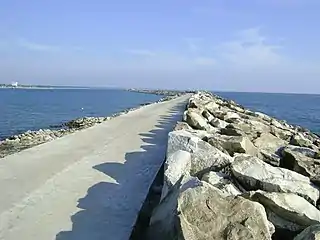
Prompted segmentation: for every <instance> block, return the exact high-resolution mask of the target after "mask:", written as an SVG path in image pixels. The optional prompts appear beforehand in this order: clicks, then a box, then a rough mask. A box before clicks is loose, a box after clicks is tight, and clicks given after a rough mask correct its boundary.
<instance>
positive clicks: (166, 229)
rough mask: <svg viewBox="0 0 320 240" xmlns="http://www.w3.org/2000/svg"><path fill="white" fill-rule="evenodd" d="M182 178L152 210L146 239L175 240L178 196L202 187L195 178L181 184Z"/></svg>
mask: <svg viewBox="0 0 320 240" xmlns="http://www.w3.org/2000/svg"><path fill="white" fill-rule="evenodd" d="M183 178H184V176H181V177H180V179H179V180H178V181H177V183H176V184H175V185H174V186H173V187H172V188H171V190H170V191H169V192H168V194H167V195H166V197H165V198H164V199H163V200H162V201H161V202H160V204H159V205H158V206H157V207H156V208H155V209H154V210H153V213H152V216H151V219H150V225H149V228H148V232H147V237H146V239H148V240H163V239H168V240H169V239H176V237H177V232H176V229H175V225H176V219H177V215H178V211H177V207H178V198H179V195H180V193H182V192H183V191H185V190H187V189H188V188H194V187H197V186H201V185H202V182H200V181H197V178H193V179H191V180H190V181H188V182H186V183H184V184H182V181H183Z"/></svg>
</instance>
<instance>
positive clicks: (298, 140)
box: [290, 133, 313, 147]
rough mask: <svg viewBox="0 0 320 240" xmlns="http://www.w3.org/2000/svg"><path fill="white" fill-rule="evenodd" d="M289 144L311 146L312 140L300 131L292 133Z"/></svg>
mask: <svg viewBox="0 0 320 240" xmlns="http://www.w3.org/2000/svg"><path fill="white" fill-rule="evenodd" d="M290 144H291V145H294V146H299V147H312V145H313V142H312V141H310V140H309V139H307V138H306V137H304V136H303V135H302V134H301V133H296V134H294V135H292V137H291V139H290Z"/></svg>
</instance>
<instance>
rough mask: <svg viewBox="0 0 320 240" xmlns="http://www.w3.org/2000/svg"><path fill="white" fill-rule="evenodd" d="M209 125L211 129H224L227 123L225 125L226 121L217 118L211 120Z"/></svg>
mask: <svg viewBox="0 0 320 240" xmlns="http://www.w3.org/2000/svg"><path fill="white" fill-rule="evenodd" d="M210 124H211V125H212V126H213V127H217V128H225V127H226V126H227V125H228V124H229V123H227V122H226V121H223V120H220V119H219V118H213V119H212V120H211V121H210Z"/></svg>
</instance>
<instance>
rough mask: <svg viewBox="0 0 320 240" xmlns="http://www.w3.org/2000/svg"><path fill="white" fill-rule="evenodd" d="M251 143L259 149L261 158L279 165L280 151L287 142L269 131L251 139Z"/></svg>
mask: <svg viewBox="0 0 320 240" xmlns="http://www.w3.org/2000/svg"><path fill="white" fill-rule="evenodd" d="M253 144H254V145H255V146H256V147H257V148H258V149H259V150H260V152H261V155H262V157H263V158H262V160H264V161H265V162H267V163H269V164H271V165H273V166H280V159H281V158H280V152H279V150H281V148H282V147H284V146H286V145H287V143H286V142H285V141H284V140H282V139H280V138H277V137H276V136H274V135H272V134H270V133H262V134H261V135H260V137H258V138H257V139H255V140H254V141H253Z"/></svg>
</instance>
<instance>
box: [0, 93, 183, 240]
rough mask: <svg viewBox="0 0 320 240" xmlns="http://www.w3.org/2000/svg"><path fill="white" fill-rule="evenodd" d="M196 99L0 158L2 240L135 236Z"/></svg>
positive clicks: (138, 112) (180, 100)
mask: <svg viewBox="0 0 320 240" xmlns="http://www.w3.org/2000/svg"><path fill="white" fill-rule="evenodd" d="M188 98H189V95H187V96H183V97H180V98H177V99H174V100H171V101H168V102H163V103H157V104H152V105H149V106H145V107H143V108H141V109H138V110H136V111H133V112H130V113H128V114H126V115H122V116H119V117H117V118H114V119H112V120H110V121H108V122H104V123H102V124H100V125H96V126H94V127H92V128H88V129H85V130H82V131H79V132H76V133H73V134H71V135H68V136H65V137H63V138H60V139H57V140H54V141H52V142H49V143H45V144H42V145H39V146H36V147H33V148H31V149H27V150H25V151H22V152H20V153H17V154H14V155H11V156H7V157H5V158H3V159H0V191H1V192H0V239H5V240H20V239H24V240H29V239H30V240H31V239H32V240H37V239H40V240H46V239H57V240H71V239H72V240H82V239H89V240H97V239H103V240H109V239H110V240H127V239H129V236H130V234H131V230H132V227H133V225H134V223H135V221H136V218H137V215H138V212H139V210H140V208H141V206H142V204H143V201H144V199H145V197H146V195H147V193H148V189H149V187H150V185H151V183H152V181H153V179H154V177H155V175H156V173H157V171H158V169H159V168H160V166H161V164H162V162H163V160H164V157H165V150H166V143H167V133H168V132H169V131H170V130H171V129H172V127H173V126H174V124H175V122H176V121H177V120H179V119H181V116H182V113H183V110H184V107H185V104H186V101H187V99H188Z"/></svg>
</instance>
